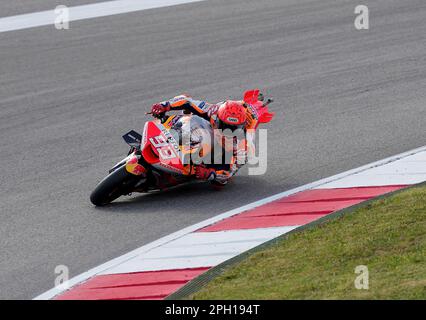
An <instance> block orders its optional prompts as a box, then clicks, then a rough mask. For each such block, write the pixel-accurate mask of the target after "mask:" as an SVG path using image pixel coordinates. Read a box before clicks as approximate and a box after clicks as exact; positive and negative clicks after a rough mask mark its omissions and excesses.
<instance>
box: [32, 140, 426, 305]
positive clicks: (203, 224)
mask: <svg viewBox="0 0 426 320" xmlns="http://www.w3.org/2000/svg"><path fill="white" fill-rule="evenodd" d="M422 151H426V146H424V147H420V148H417V149H414V150H411V151H407V152H404V153H401V154H398V155H395V156H392V157H389V158H386V159H382V160H379V161H376V162H372V163H370V164H367V165H364V166H361V167H359V168H356V169H351V170H349V171H345V172H343V173H340V174H337V175H334V176H331V177H328V178H325V179H321V180H318V181H315V182H312V183H308V184H306V185H303V186H300V187H297V188H295V189H291V190H288V191H284V192H280V193H278V194H276V195H273V196H270V197H267V198H264V199H261V200H259V201H256V202H252V203H250V204H247V205H245V206H242V207H239V208H236V209H233V210H231V211H227V212H225V213H222V214H220V215H217V216H215V217H212V218H210V219H207V220H204V221H202V222H200V223H197V224H194V225H192V226H189V227H187V228H185V229H182V230H179V231H177V232H174V233H172V234H170V235H168V236H165V237H163V238H161V239H158V240H156V241H154V242H151V243H149V244H146V245H144V246H142V247H140V248H138V249H135V250H133V251H131V252H129V253H126V254H124V255H122V256H120V257H117V258H115V259H113V260H110V261H108V262H106V263H104V264H101V265H100V266H97V267H95V268H93V269H90V270H89V271H86V272H84V273H82V274H80V275H78V276H76V277H74V278H72V279H70V280H69V281H68V284H69V288H72V287H73V286H75V285H76V284H78V283H80V282H83V281H86V280H87V279H89V278H92V277H93V276H95V275H97V274H99V273H102V272H103V271H105V270H107V269H110V268H112V267H115V266H117V265H119V264H121V263H123V262H126V261H128V260H129V259H132V258H134V257H135V256H138V255H140V254H142V253H145V252H147V251H149V250H152V249H153V248H156V247H159V246H162V245H164V244H166V243H168V242H170V241H173V240H175V239H178V238H181V237H183V236H184V235H186V234H188V233H191V232H194V231H197V230H198V229H201V228H204V227H207V226H209V225H211V224H213V223H216V222H218V221H220V220H223V219H226V218H229V217H231V216H234V215H236V214H239V213H241V212H243V211H247V210H250V209H253V208H255V207H259V206H261V205H264V204H266V203H269V202H272V201H275V200H278V199H280V198H283V197H287V196H289V195H292V194H294V193H297V192H301V191H305V190H309V189H313V188H316V187H319V186H321V185H324V184H326V183H329V182H332V181H335V180H339V179H342V178H344V177H347V176H350V175H353V174H356V173H359V172H362V171H365V170H368V169H371V168H375V167H378V166H382V165H385V164H387V163H390V162H394V161H397V160H399V159H402V158H405V157H408V156H411V155H414V154H416V153H419V152H422ZM64 291H67V289H63V288H58V287H56V288H53V289H50V290H49V291H46V292H45V293H42V294H41V295H39V296H37V297H35V298H34V300H48V299H52V298H54V297H55V296H57V295H58V294H60V293H62V292H64Z"/></svg>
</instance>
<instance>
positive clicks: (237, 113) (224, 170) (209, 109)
mask: <svg viewBox="0 0 426 320" xmlns="http://www.w3.org/2000/svg"><path fill="white" fill-rule="evenodd" d="M255 93H256V94H258V93H259V91H258V90H257V91H256V92H255ZM170 110H185V111H187V112H192V113H193V114H196V115H198V116H200V117H201V118H204V119H205V120H207V121H209V122H210V125H211V126H212V128H213V129H214V132H215V135H216V134H218V135H219V137H216V138H217V140H218V141H219V142H220V144H221V145H222V147H224V148H225V146H229V144H227V143H224V141H225V140H226V139H233V137H234V136H233V133H234V132H236V130H238V129H242V130H243V131H244V133H245V137H244V138H243V139H242V140H240V141H238V145H236V144H235V143H231V147H232V148H233V150H232V151H231V152H232V153H233V157H232V159H231V161H230V163H229V164H225V163H221V164H220V165H217V164H207V165H206V164H199V165H195V176H196V178H198V179H201V180H209V181H211V182H212V183H213V184H214V185H218V186H223V185H225V184H226V183H227V182H228V181H229V179H230V178H231V177H232V176H233V175H235V173H236V172H237V171H238V170H239V169H240V168H241V167H242V166H243V165H244V163H245V162H246V160H247V154H248V152H254V144H253V143H252V141H251V139H247V134H246V133H247V130H250V129H254V128H255V127H256V123H257V116H256V113H255V111H254V109H253V108H251V107H250V105H248V104H246V103H245V102H244V101H234V100H227V101H223V102H220V103H217V104H210V103H207V102H205V101H202V100H195V99H193V98H192V97H190V96H189V95H186V94H181V95H178V96H176V97H174V98H172V99H170V100H167V101H163V102H160V103H156V104H154V105H153V106H152V107H151V113H152V114H153V115H154V116H156V117H160V116H162V115H164V114H165V113H166V112H168V111H170ZM229 133H232V135H229ZM225 151H230V150H225ZM242 158H243V159H244V161H243V163H240V162H239V161H237V159H242Z"/></svg>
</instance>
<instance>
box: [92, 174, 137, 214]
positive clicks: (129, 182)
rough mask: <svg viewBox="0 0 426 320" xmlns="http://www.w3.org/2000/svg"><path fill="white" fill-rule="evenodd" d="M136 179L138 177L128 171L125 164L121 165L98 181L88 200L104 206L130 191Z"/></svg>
mask: <svg viewBox="0 0 426 320" xmlns="http://www.w3.org/2000/svg"><path fill="white" fill-rule="evenodd" d="M138 179H140V178H139V177H137V176H134V175H132V174H130V173H128V172H127V170H126V168H125V166H122V167H120V168H118V169H116V170H115V171H113V172H111V173H110V174H109V175H108V176H106V177H105V178H104V179H103V180H102V181H101V182H99V184H98V185H97V186H96V188H95V190H93V192H92V194H91V195H90V201H91V202H92V203H93V204H94V205H95V206H104V205H106V204H108V203H110V202H112V201H114V200H115V199H117V198H118V197H120V196H122V195H124V194H128V193H130V192H131V191H132V189H133V187H134V186H135V184H136V182H137V181H138Z"/></svg>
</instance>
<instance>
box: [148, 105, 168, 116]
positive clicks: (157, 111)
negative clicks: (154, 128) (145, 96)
mask: <svg viewBox="0 0 426 320" xmlns="http://www.w3.org/2000/svg"><path fill="white" fill-rule="evenodd" d="M169 110H170V106H169V105H168V104H161V103H155V104H153V105H152V107H151V113H152V115H153V116H160V115H162V114H163V113H165V112H167V111H169Z"/></svg>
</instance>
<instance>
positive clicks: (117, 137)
mask: <svg viewBox="0 0 426 320" xmlns="http://www.w3.org/2000/svg"><path fill="white" fill-rule="evenodd" d="M41 3H42V1H35V2H34V5H36V4H41ZM364 3H365V4H367V5H368V6H369V8H370V14H371V16H370V30H368V31H357V30H355V28H354V25H353V21H354V17H355V15H354V7H355V4H354V2H353V1H335V0H321V1H318V0H313V1H304V0H303V1H302V0H297V1H296V0H294V1H293V0H286V1H282V0H271V1H258V0H256V1H241V0H235V1H234V0H233V1H229V0H209V1H205V2H200V3H194V4H187V5H180V6H176V7H167V8H160V9H153V10H147V11H142V12H135V13H129V14H124V15H116V16H110V17H105V18H99V19H91V20H85V21H76V22H72V23H71V29H70V30H61V31H58V30H56V29H54V28H53V27H52V26H47V27H40V28H33V29H28V30H22V31H14V32H7V33H0V150H1V157H0V159H1V170H2V173H1V175H0V185H1V190H2V192H1V195H0V206H1V207H0V209H1V215H0V243H1V253H0V254H1V259H0V298H2V299H11V298H16V299H28V298H33V297H34V296H36V295H38V294H40V293H42V292H44V291H45V290H47V289H50V288H51V287H52V286H53V285H54V279H55V274H54V269H55V267H56V266H57V265H67V266H68V267H69V269H70V276H75V275H77V274H79V273H81V272H84V271H86V270H88V269H89V268H92V267H94V266H96V265H98V264H100V263H103V262H105V261H107V260H109V259H112V258H115V257H117V256H118V255H121V254H123V253H126V252H128V251H130V250H132V249H135V248H137V247H139V246H141V245H143V244H146V243H148V242H151V241H153V240H156V239H158V238H160V237H161V236H164V235H167V234H169V233H171V232H174V231H177V230H179V229H181V228H183V227H186V226H188V225H190V224H194V223H197V222H199V221H202V220H204V219H206V218H209V217H212V216H214V215H217V214H219V213H222V212H224V211H226V210H230V209H233V208H236V207H238V206H241V205H244V204H247V203H249V202H252V201H255V200H259V199H261V198H262V197H265V196H268V195H272V194H275V193H278V192H281V191H285V190H288V189H291V188H294V187H297V186H300V185H302V184H305V183H308V182H311V181H314V180H318V179H320V178H324V177H327V176H329V175H332V174H336V173H339V172H341V171H344V170H348V169H351V168H353V167H357V166H360V165H363V164H366V163H368V162H371V161H374V160H378V159H381V158H384V157H388V156H391V155H393V154H397V153H400V152H403V151H406V150H410V149H413V148H416V147H420V146H422V145H425V144H426V143H425V141H426V130H425V126H426V107H425V101H426V99H425V98H426V91H425V88H426V56H425V52H426V39H425V35H426V2H425V1H423V0H409V1H400V0H382V1H364ZM79 4H81V3H79ZM1 6H4V4H3V3H2V4H1ZM43 6H44V5H43ZM39 9H44V8H41V7H40V8H39ZM22 13H24V12H22ZM253 87H260V88H261V89H263V90H264V91H265V92H266V93H267V94H268V95H271V96H273V97H274V98H275V100H276V101H277V102H276V103H275V105H273V106H272V107H271V108H272V109H273V110H274V111H276V113H277V114H276V118H275V119H274V121H273V122H272V123H271V124H269V125H267V128H268V129H269V130H268V139H269V140H268V141H269V142H268V147H269V148H268V171H267V173H266V174H265V175H262V176H247V175H246V173H245V172H242V173H241V174H240V175H239V176H238V177H237V178H236V179H235V180H234V182H233V183H232V184H231V185H229V186H228V187H227V189H226V191H222V192H213V191H212V190H211V189H210V187H209V186H208V185H199V184H198V185H192V186H187V187H182V188H178V189H175V190H173V191H169V192H164V193H157V194H151V195H146V196H138V195H133V196H132V197H130V198H127V199H122V200H120V201H118V202H115V203H114V204H112V205H111V206H108V207H105V208H101V209H98V208H94V207H93V206H92V205H91V204H90V202H89V199H88V196H89V194H90V192H91V190H92V189H93V187H94V186H95V185H96V183H97V182H98V181H99V180H100V179H101V178H102V177H103V176H104V175H105V174H106V170H107V169H108V168H109V167H110V166H111V165H112V164H113V163H115V162H116V161H117V160H119V159H120V158H121V157H122V156H123V155H124V154H125V153H126V152H127V146H126V145H125V144H124V142H122V140H121V135H122V134H123V133H125V132H126V130H128V129H139V130H141V128H142V127H143V124H144V122H145V121H146V120H147V119H149V118H148V117H147V116H145V115H144V112H146V111H147V110H148V109H149V106H150V105H151V104H152V103H154V102H156V101H158V100H162V99H166V98H169V97H172V96H174V95H175V94H178V93H181V92H187V93H190V94H192V95H193V96H194V97H197V98H198V97H199V98H205V99H207V100H209V101H218V100H221V99H222V98H227V97H233V98H239V97H240V95H241V94H242V91H243V90H245V89H247V88H253Z"/></svg>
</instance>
